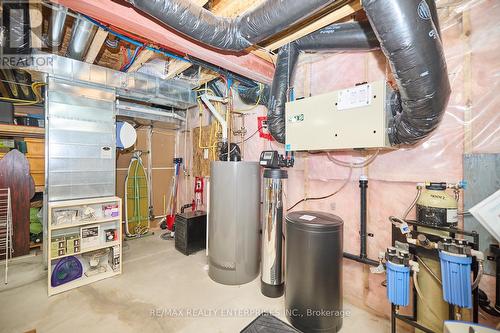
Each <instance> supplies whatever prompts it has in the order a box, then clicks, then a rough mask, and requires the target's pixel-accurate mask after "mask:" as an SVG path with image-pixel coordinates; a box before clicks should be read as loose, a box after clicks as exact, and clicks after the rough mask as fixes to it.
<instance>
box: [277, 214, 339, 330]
mask: <svg viewBox="0 0 500 333" xmlns="http://www.w3.org/2000/svg"><path fill="white" fill-rule="evenodd" d="M343 227H344V222H343V221H342V219H341V218H340V217H338V216H336V215H333V214H328V213H322V212H312V211H299V212H293V213H290V214H288V215H287V217H286V234H285V235H286V242H285V244H286V255H285V260H286V264H285V281H286V283H285V306H286V316H287V318H288V320H289V321H290V323H291V324H292V325H293V326H295V327H296V328H298V329H299V330H301V331H303V332H338V331H339V330H340V328H341V327H342V319H343V316H344V312H343V309H342V254H343Z"/></svg>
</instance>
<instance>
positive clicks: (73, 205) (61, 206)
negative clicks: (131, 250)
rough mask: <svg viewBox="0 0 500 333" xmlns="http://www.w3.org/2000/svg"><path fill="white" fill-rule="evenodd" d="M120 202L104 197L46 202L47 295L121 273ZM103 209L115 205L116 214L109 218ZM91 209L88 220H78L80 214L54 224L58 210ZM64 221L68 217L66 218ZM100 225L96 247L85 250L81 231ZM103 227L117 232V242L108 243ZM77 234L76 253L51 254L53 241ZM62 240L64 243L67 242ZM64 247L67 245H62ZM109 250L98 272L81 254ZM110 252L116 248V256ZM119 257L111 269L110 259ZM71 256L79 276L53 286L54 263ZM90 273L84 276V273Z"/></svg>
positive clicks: (115, 198) (119, 200)
mask: <svg viewBox="0 0 500 333" xmlns="http://www.w3.org/2000/svg"><path fill="white" fill-rule="evenodd" d="M121 205H122V203H121V199H120V198H118V197H104V198H93V199H82V200H67V201H59V202H52V203H49V207H48V242H49V244H48V245H47V247H48V282H47V285H48V295H49V296H51V295H55V294H58V293H61V292H64V291H68V290H71V289H73V288H78V287H81V286H84V285H87V284H90V283H93V282H96V281H99V280H102V279H106V278H109V277H113V276H116V275H119V274H121V273H122V263H121V262H122V223H121V221H122V213H121V212H122V208H121ZM106 206H108V207H109V206H117V213H116V215H113V216H109V214H107V213H109V212H105V210H104V207H106ZM88 208H90V209H92V210H93V212H94V214H93V215H92V217H91V218H88V217H87V218H86V219H85V220H82V219H79V218H81V214H80V213H79V214H80V215H79V216H77V217H76V218H74V219H71V220H68V221H63V222H62V223H59V224H57V223H56V222H57V218H56V214H61V211H65V210H66V211H67V210H71V211H78V212H84V211H85V210H86V209H88ZM66 219H67V218H66ZM92 226H99V235H98V236H97V237H98V238H97V244H95V245H92V246H87V247H85V245H84V244H82V243H83V242H82V238H81V228H82V227H84V228H85V227H92ZM105 228H110V229H115V230H116V233H117V239H115V240H112V241H107V240H106V237H105ZM76 233H80V239H79V244H80V249H79V251H78V252H74V251H68V250H67V249H65V252H66V253H63V254H60V255H54V254H53V253H52V250H51V248H52V240H53V239H55V238H59V239H62V238H64V237H65V235H66V236H67V235H75V234H76ZM66 241H67V240H65V241H64V242H66ZM65 244H66V243H65ZM106 248H110V249H112V250H111V251H110V253H109V254H108V263H104V264H103V265H100V267H101V268H105V269H106V270H105V271H104V272H97V271H95V270H94V271H92V270H90V267H89V263H88V262H87V261H88V260H86V259H85V258H84V254H88V253H90V252H93V251H98V250H102V249H106ZM113 249H118V253H116V251H114V250H113ZM117 255H118V257H119V263H118V264H117V265H116V266H115V269H113V267H112V264H110V263H109V261H110V260H113V257H116V256H117ZM70 256H75V257H76V258H77V259H78V260H79V261H80V263H81V264H82V266H83V273H82V275H81V277H79V278H77V279H75V280H72V281H69V282H66V283H64V284H61V285H58V286H52V283H51V281H52V273H53V270H54V267H55V265H56V264H57V262H58V261H59V260H61V259H63V258H67V257H70ZM89 272H91V273H93V274H92V275H89V276H87V275H86V273H89Z"/></svg>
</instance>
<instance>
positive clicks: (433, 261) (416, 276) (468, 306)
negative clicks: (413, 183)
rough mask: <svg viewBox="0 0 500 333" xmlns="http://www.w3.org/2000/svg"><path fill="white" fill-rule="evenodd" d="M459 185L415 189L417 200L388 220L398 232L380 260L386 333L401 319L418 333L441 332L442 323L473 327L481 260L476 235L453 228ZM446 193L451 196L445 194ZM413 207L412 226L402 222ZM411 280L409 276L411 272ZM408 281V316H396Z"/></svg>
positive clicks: (403, 302)
mask: <svg viewBox="0 0 500 333" xmlns="http://www.w3.org/2000/svg"><path fill="white" fill-rule="evenodd" d="M464 187H465V184H464V183H463V182H459V183H453V184H450V183H444V182H442V183H426V184H418V185H417V190H418V191H417V196H416V198H415V200H414V201H413V203H412V205H411V206H410V207H409V208H408V209H407V211H406V212H405V214H404V217H405V218H397V217H390V220H391V222H392V224H393V226H395V227H397V229H399V230H400V231H401V232H400V233H393V244H394V246H393V247H389V248H388V249H387V251H386V252H385V254H384V256H383V259H384V260H383V261H384V265H385V269H386V276H387V297H388V299H389V301H390V302H391V304H392V325H391V326H392V332H396V327H397V325H396V320H402V321H404V322H406V323H408V324H410V325H412V326H413V327H415V328H417V331H418V332H442V327H443V322H444V321H445V320H448V319H451V320H470V321H475V322H477V319H478V318H477V316H478V288H477V287H478V285H479V282H480V279H481V276H482V272H483V261H484V255H483V253H482V252H480V251H478V250H477V249H478V248H479V236H478V234H477V233H475V232H467V231H464V230H461V229H459V228H457V227H456V226H457V222H458V216H459V214H458V210H457V208H458V203H457V202H458V199H459V190H460V189H462V188H464ZM447 189H452V190H453V192H454V195H453V196H452V195H450V194H449V193H447ZM414 206H417V215H416V216H417V221H411V220H407V219H406V216H407V215H408V213H409V212H410V211H411V209H412V208H413V207H414ZM412 271H413V275H412V276H411V272H412ZM411 280H413V284H414V288H413V290H415V291H416V294H414V295H413V299H414V302H413V305H412V307H413V314H412V315H411V316H407V315H402V314H400V313H399V307H405V306H409V305H410V299H411V297H410V293H411V290H412V288H411Z"/></svg>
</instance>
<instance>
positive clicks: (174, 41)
mask: <svg viewBox="0 0 500 333" xmlns="http://www.w3.org/2000/svg"><path fill="white" fill-rule="evenodd" d="M52 1H53V2H55V3H60V4H62V5H64V6H66V7H68V8H70V9H72V10H74V11H77V12H80V13H83V14H85V15H89V16H91V17H94V18H96V19H98V20H100V21H103V22H106V23H108V24H110V25H112V26H115V27H118V28H120V29H123V30H126V31H128V32H130V33H132V34H135V35H138V36H143V37H145V38H148V39H150V40H154V41H155V42H157V43H158V44H159V45H161V46H163V47H166V48H169V49H171V50H175V51H176V52H178V53H180V54H190V55H192V56H193V57H196V58H199V59H201V60H204V61H206V62H208V63H211V64H214V65H216V66H219V67H222V68H226V69H227V70H229V71H232V72H234V73H237V74H240V75H243V76H246V77H248V78H251V79H253V80H257V81H259V82H263V83H270V82H271V80H272V77H273V74H274V66H273V64H272V63H271V62H270V61H269V60H264V59H261V58H259V57H257V56H256V55H254V54H243V55H235V54H221V53H219V52H217V51H215V50H213V49H210V48H209V47H206V46H204V45H202V44H200V43H196V42H194V41H191V40H188V39H185V38H184V37H183V36H181V35H179V34H177V33H175V32H173V31H171V30H169V29H168V28H167V27H166V26H164V25H162V24H160V23H159V22H157V21H154V20H151V19H150V17H148V16H147V15H145V14H142V13H140V12H138V11H137V10H135V9H134V8H132V7H130V6H128V5H127V4H124V3H122V2H115V1H112V0H79V1H74V0H52Z"/></svg>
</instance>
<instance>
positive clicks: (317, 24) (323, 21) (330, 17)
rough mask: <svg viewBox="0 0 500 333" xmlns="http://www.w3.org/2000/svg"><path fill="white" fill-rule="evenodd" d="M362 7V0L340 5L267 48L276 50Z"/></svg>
mask: <svg viewBox="0 0 500 333" xmlns="http://www.w3.org/2000/svg"><path fill="white" fill-rule="evenodd" d="M361 9H362V6H361V2H360V0H354V1H351V2H350V3H348V4H346V5H344V6H342V7H340V8H339V9H337V10H335V11H333V12H331V13H330V14H327V15H325V16H323V17H322V18H320V19H318V20H316V21H314V22H312V23H311V24H309V25H306V26H304V27H303V28H301V29H299V30H297V31H295V32H294V33H292V34H290V35H288V36H286V37H284V38H282V39H280V40H278V41H275V42H273V43H271V44H269V45H266V46H265V48H266V49H267V50H269V51H272V50H276V49H278V48H280V47H282V46H283V45H286V44H288V43H290V42H293V41H294V40H297V39H299V38H301V37H304V36H306V35H308V34H310V33H311V32H314V31H317V30H319V29H321V28H324V27H326V26H328V25H330V24H332V23H335V22H337V21H339V20H342V19H343V18H346V17H347V16H349V15H352V14H354V13H355V12H357V11H359V10H361Z"/></svg>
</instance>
